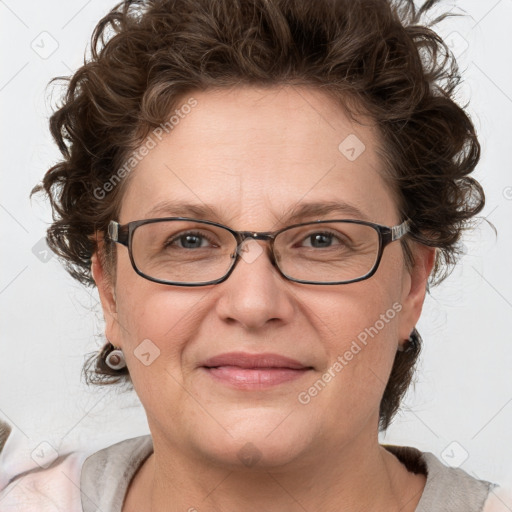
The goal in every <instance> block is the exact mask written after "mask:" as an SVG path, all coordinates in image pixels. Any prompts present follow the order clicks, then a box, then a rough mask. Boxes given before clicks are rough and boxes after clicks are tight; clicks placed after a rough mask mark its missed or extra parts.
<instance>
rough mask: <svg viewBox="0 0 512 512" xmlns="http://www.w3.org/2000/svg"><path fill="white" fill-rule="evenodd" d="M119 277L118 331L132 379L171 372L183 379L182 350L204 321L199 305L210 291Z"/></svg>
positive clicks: (143, 378) (154, 377) (141, 378)
mask: <svg viewBox="0 0 512 512" xmlns="http://www.w3.org/2000/svg"><path fill="white" fill-rule="evenodd" d="M119 277H120V279H119V280H118V287H117V290H118V301H117V314H118V321H119V333H120V338H121V341H122V343H121V346H122V348H123V351H124V352H125V357H126V359H127V363H128V368H129V370H130V374H131V376H132V379H133V380H134V382H135V381H138V380H144V381H149V380H150V379H153V380H154V379H158V375H159V374H161V373H162V372H164V373H165V371H168V372H171V373H172V375H173V376H174V377H175V378H176V379H178V380H182V375H181V373H182V368H181V353H182V351H183V350H184V348H185V347H186V346H187V343H188V341H189V340H193V339H194V337H195V336H196V333H197V330H198V328H199V326H200V324H201V322H200V320H199V318H198V317H199V311H200V308H199V307H198V306H199V305H200V304H201V301H202V300H203V298H204V295H205V294H207V293H208V292H207V290H198V289H186V288H183V289H179V288H172V287H168V286H165V285H158V284H157V283H151V282H150V281H147V280H145V279H142V278H140V277H139V276H137V275H135V277H134V278H133V279H131V276H130V278H129V279H124V280H123V279H122V274H121V275H120V276H119ZM148 384H149V382H148Z"/></svg>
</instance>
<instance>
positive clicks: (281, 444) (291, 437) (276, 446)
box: [190, 409, 316, 470]
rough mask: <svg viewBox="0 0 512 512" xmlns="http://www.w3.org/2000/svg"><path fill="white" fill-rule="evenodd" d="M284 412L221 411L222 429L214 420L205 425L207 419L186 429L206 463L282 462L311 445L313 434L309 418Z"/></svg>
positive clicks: (254, 465)
mask: <svg viewBox="0 0 512 512" xmlns="http://www.w3.org/2000/svg"><path fill="white" fill-rule="evenodd" d="M287 414H289V410H287V411H280V412H279V413H277V412H276V411H275V410H270V409H263V410H261V411H255V410H251V411H247V410H245V411H241V412H240V411H238V414H237V415H231V417H230V415H224V416H222V418H223V422H222V426H223V427H224V428H225V430H224V429H223V428H221V427H220V426H219V425H218V424H216V428H213V429H208V427H211V426H212V425H211V422H208V423H202V424H201V425H197V426H195V427H194V428H193V429H190V432H193V435H194V439H191V442H192V444H193V445H194V446H195V450H197V451H198V452H201V453H202V454H203V456H205V457H207V458H208V459H209V462H210V463H214V464H217V465H220V466H224V467H228V468H230V469H231V470H234V469H237V470H240V469H241V468H244V467H246V468H247V469H251V470H255V469H269V468H276V467H281V466H286V465H287V464H290V463H292V462H293V461H294V460H296V459H300V458H301V456H303V454H304V452H307V451H308V449H311V448H312V444H313V442H314V439H315V437H316V436H315V435H314V430H315V428H314V425H313V424H312V423H311V418H309V420H310V421H309V422H306V421H296V420H295V421H291V420H290V419H291V417H292V416H294V415H293V413H292V414H291V415H290V417H289V418H287V419H285V418H286V416H287ZM283 420H284V421H283Z"/></svg>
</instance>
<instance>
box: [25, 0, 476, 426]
mask: <svg viewBox="0 0 512 512" xmlns="http://www.w3.org/2000/svg"><path fill="white" fill-rule="evenodd" d="M436 3H437V1H436V0H429V1H426V2H425V3H424V4H423V5H422V6H421V7H419V8H417V7H415V5H414V2H413V0H358V1H354V0H314V1H306V0H147V1H143V0H140V1H133V0H132V1H130V0H126V1H124V2H122V3H120V4H119V5H117V6H116V7H115V8H114V9H112V11H111V12H110V13H109V14H107V15H106V16H105V17H104V18H103V19H102V20H101V21H100V22H99V23H98V25H97V27H96V29H95V31H94V34H93V37H92V46H91V56H90V58H89V59H88V60H87V61H86V62H85V63H84V65H83V66H82V67H80V68H79V69H78V71H76V73H75V74H74V75H73V76H72V77H70V78H62V77H60V78H57V79H56V80H59V79H60V80H67V81H68V82H67V92H66V95H65V97H64V99H63V101H62V104H61V105H60V106H59V108H58V109H57V110H56V111H55V113H54V114H53V115H52V117H51V119H50V128H51V133H52V135H53V137H54V139H55V141H56V142H57V144H58V146H59V148H60V151H61V152H62V160H61V161H60V162H59V163H57V164H56V165H54V166H53V167H52V168H51V169H49V170H48V172H47V173H46V175H45V176H44V179H43V181H42V184H40V185H38V186H36V187H35V188H34V190H33V191H32V193H34V192H38V191H44V192H45V193H46V194H47V196H48V197H49V200H50V202H51V206H52V210H53V224H52V225H51V226H50V228H49V229H48V234H47V240H48V244H49V246H50V247H51V248H52V250H53V251H54V252H55V253H56V254H57V255H58V256H59V257H60V258H61V260H62V261H63V263H64V265H65V266H66V269H67V270H68V272H69V273H70V274H71V275H72V276H73V277H74V278H76V279H77V280H79V281H80V282H82V283H84V284H86V285H94V281H93V279H92V276H91V268H90V267H91V256H92V254H93V253H94V252H95V251H96V250H97V249H98V245H97V238H96V235H97V234H98V233H100V234H101V233H103V234H104V233H106V231H107V225H108V223H109V221H110V220H111V219H116V217H117V213H118V211H119V208H120V204H121V200H122V197H123V191H124V189H125V186H126V183H127V180H129V178H130V174H129V173H128V176H126V177H124V178H123V180H121V182H120V183H119V186H112V187H108V193H104V192H105V191H106V190H107V187H105V184H106V183H113V181H112V180H113V179H115V178H116V176H117V179H119V170H120V169H121V168H122V166H123V165H124V162H126V160H127V158H129V157H130V155H131V154H133V152H134V151H135V150H136V149H137V148H138V147H139V146H140V145H141V144H142V142H143V141H144V139H145V137H146V136H147V135H148V133H150V130H152V129H154V128H155V127H158V126H160V125H161V124H162V123H165V121H166V120H167V118H168V116H169V113H170V112H172V110H173V109H174V108H175V107H176V106H177V105H178V104H179V101H180V99H181V98H183V97H184V95H185V94H190V93H191V92H192V91H194V90H196V91H197V90H207V89H212V88H231V87H236V86H237V85H242V84H244V85H245V84H249V85H259V86H274V85H287V84H288V85H305V86H309V87H314V88H318V89H320V90H322V91H324V92H325V93H327V94H329V95H331V96H332V97H333V98H335V99H336V100H337V101H338V103H339V104H340V106H343V108H345V109H346V110H347V111H348V112H349V113H350V115H351V116H353V119H356V118H357V117H358V115H359V114H364V115H369V116H370V118H371V119H373V120H374V121H375V123H376V125H377V126H378V128H379V130H380V134H381V137H382V140H383V142H384V149H383V152H382V154H381V158H382V159H383V162H384V164H385V167H386V176H384V177H385V179H386V180H388V181H389V182H390V183H391V185H392V187H393V188H392V190H394V191H395V193H396V197H397V202H398V208H399V211H400V213H401V215H402V217H403V218H404V219H405V218H409V219H411V220H412V230H411V233H410V234H409V235H408V236H407V237H406V238H405V241H404V242H403V243H402V246H403V248H404V251H405V255H406V261H407V262H408V264H410V263H411V262H412V261H413V260H412V252H411V250H410V247H409V245H408V241H407V239H409V241H411V240H412V241H416V242H419V243H421V244H425V245H428V246H431V247H436V248H437V251H436V262H435V266H434V270H433V272H432V275H431V278H430V284H431V285H432V284H437V283H438V282H440V281H441V280H442V279H444V277H446V275H447V274H448V273H449V270H450V268H452V267H453V264H454V263H455V262H456V260H457V256H458V242H459V240H460V237H461V233H462V231H463V230H464V229H465V228H467V227H468V225H469V224H470V221H471V219H472V217H473V216H474V215H476V214H477V213H479V212H480V211H481V210H482V208H483V206H484V193H483V190H482V188H481V186H480V184H479V183H478V182H477V181H476V180H475V179H474V178H472V177H469V176H468V175H469V174H470V173H471V172H472V171H473V170H474V168H475V166H476V165H477V163H478V160H479V157H480V145H479V143H478V140H477V136H476V133H475V129H474V126H473V124H472V122H471V120H470V118H469V116H468V115H467V113H466V112H465V107H466V106H463V107H461V106H459V105H458V104H457V103H456V102H455V101H454V95H455V93H456V89H457V86H458V85H459V83H460V81H461V74H460V72H459V69H458V66H457V63H456V60H455V58H454V56H453V54H452V53H451V52H450V50H449V49H448V47H447V45H446V43H445V42H444V41H443V40H442V38H441V37H440V36H439V35H438V34H437V33H436V32H435V31H434V30H433V29H432V28H431V27H432V26H433V25H434V24H436V23H438V22H439V21H441V20H442V19H444V18H445V17H446V16H447V15H449V14H446V13H445V14H444V15H442V16H440V17H438V18H436V19H435V20H434V21H433V22H431V23H430V24H420V21H421V20H422V19H423V16H424V15H425V14H426V13H427V11H429V10H430V9H431V8H432V6H433V5H434V4H436ZM116 172H117V173H118V174H117V175H116ZM98 190H102V191H103V192H102V193H101V194H99V193H98ZM105 250H106V252H105V254H101V256H102V260H103V262H104V264H109V263H108V262H109V261H110V262H111V261H113V260H112V258H113V255H112V254H111V253H109V251H112V249H111V248H109V244H106V247H105ZM110 268H111V270H113V268H112V267H110ZM413 338H414V339H415V341H416V343H412V344H411V347H412V349H411V350H407V351H404V352H398V353H397V355H396V359H395V364H394V366H393V369H392V372H391V376H390V378H389V382H388V384H387V387H386V389H385V392H384V396H383V398H382V402H381V407H380V427H381V428H382V429H385V428H386V427H387V426H388V425H389V423H390V422H391V419H392V418H393V416H394V414H395V413H396V411H397V409H398V407H399V404H400V401H401V399H402V397H403V395H404V393H405V391H406V390H407V388H408V386H409V384H410V382H411V378H412V376H413V370H414V366H415V363H416V360H417V357H418V353H419V350H420V346H421V338H420V337H419V335H418V333H417V332H415V333H414V336H413ZM111 348H112V346H111V345H109V344H107V345H106V346H105V347H104V348H103V350H102V352H101V354H100V356H99V357H98V356H97V355H96V356H95V357H94V358H93V359H91V358H90V359H89V361H88V362H87V363H86V366H85V368H86V372H88V375H89V382H96V383H109V382H118V381H120V380H127V381H129V375H128V373H127V371H126V370H125V371H124V372H121V373H120V372H114V371H112V370H110V369H109V368H108V367H107V366H106V365H105V361H104V357H105V355H106V354H107V353H108V351H109V350H111Z"/></svg>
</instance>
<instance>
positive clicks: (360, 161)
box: [119, 86, 395, 229]
mask: <svg viewBox="0 0 512 512" xmlns="http://www.w3.org/2000/svg"><path fill="white" fill-rule="evenodd" d="M182 105H194V106H193V107H192V108H188V107H187V108H183V109H180V104H178V107H177V110H178V112H177V114H178V115H174V117H173V119H172V128H171V129H169V128H170V126H171V125H170V124H169V125H167V131H168V133H166V132H165V131H163V130H161V129H160V130H158V129H157V131H156V132H152V133H150V134H149V138H151V139H152V140H153V142H155V144H153V143H151V144H150V145H151V146H152V147H151V149H149V151H148V152H147V154H145V156H144V157H143V158H142V159H141V160H140V162H139V163H138V164H137V166H136V167H135V169H134V170H133V171H132V176H131V177H130V181H129V183H128V186H127V189H126V192H125V196H124V198H123V202H122V205H121V214H120V219H119V220H120V221H121V222H128V221H131V220H136V219H140V218H149V217H155V216H156V217H161V216H165V215H166V214H168V215H181V214H183V213H184V212H185V210H183V208H181V210H180V213H178V211H177V209H175V210H176V211H175V212H173V211H171V210H172V205H173V204H181V205H184V204H195V205H197V206H198V208H197V212H198V213H201V214H203V213H205V209H206V210H207V212H206V215H200V217H201V218H205V216H206V217H210V218H211V219H212V220H217V221H222V222H231V224H232V223H233V221H236V222H238V221H239V222H240V223H242V224H243V229H267V228H268V227H269V226H270V225H272V227H274V223H273V222H272V220H274V221H275V220H276V219H280V218H284V216H285V215H286V214H287V213H290V211H291V210H296V209H297V208H299V209H300V208H302V209H303V210H304V211H306V213H307V211H308V208H304V206H305V205H307V204H310V203H323V202H326V203H328V202H329V203H340V204H345V205H348V207H347V208H346V215H344V217H346V218H355V217H358V216H359V217H363V216H364V217H365V218H366V219H367V220H373V221H376V222H381V223H388V222H391V219H394V218H395V211H394V210H395V205H394V201H393V198H392V193H391V191H390V190H388V188H387V185H386V184H385V182H384V180H383V175H384V172H383V169H382V165H383V162H381V160H380V158H379V157H378V152H377V147H378V144H379V139H378V131H377V130H376V128H375V127H374V126H372V124H371V122H370V121H369V120H368V119H365V120H363V121H364V124H359V123H357V122H354V121H352V120H351V119H350V118H348V117H347V116H346V114H345V113H344V110H343V109H342V108H341V106H339V105H338V104H336V102H335V101H334V100H333V99H332V98H330V97H329V96H327V95H326V94H324V93H323V92H321V91H319V90H317V89H312V88H304V87H301V88H298V87H295V86H286V87H279V88H278V87H274V88H266V89H261V88H254V87H240V88H235V89H229V90H214V91H202V92H197V93H193V94H192V93H191V94H190V95H189V96H186V97H184V98H183V99H182ZM172 114H174V113H172ZM172 114H171V115H172ZM169 117H171V116H169ZM148 146H149V145H148ZM153 146H154V147H153ZM351 208H352V209H351ZM356 210H358V211H359V212H361V215H357V214H356V213H355V212H356ZM208 212H209V213H208ZM309 212H310V213H311V214H313V215H314V211H313V209H311V208H310V209H309ZM191 213H193V210H191ZM189 216H191V215H189ZM192 216H194V217H196V218H198V215H192ZM338 217H340V215H338ZM297 220H300V219H297ZM247 223H249V224H250V225H248V224H247ZM233 227H236V226H235V225H233Z"/></svg>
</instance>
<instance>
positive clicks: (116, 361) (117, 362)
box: [105, 348, 126, 370]
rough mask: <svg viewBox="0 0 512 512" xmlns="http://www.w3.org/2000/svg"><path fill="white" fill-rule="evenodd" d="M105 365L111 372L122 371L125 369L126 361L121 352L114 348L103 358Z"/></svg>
mask: <svg viewBox="0 0 512 512" xmlns="http://www.w3.org/2000/svg"><path fill="white" fill-rule="evenodd" d="M105 363H106V365H107V366H108V367H109V368H110V369H111V370H122V369H123V368H126V360H125V358H124V354H123V351H122V350H121V349H120V348H115V349H114V350H112V352H109V354H108V355H107V357H106V358H105Z"/></svg>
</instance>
